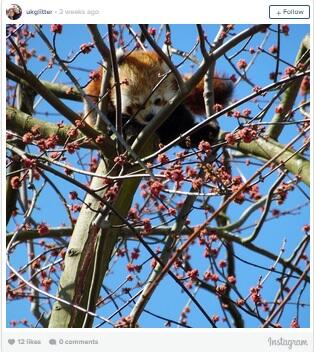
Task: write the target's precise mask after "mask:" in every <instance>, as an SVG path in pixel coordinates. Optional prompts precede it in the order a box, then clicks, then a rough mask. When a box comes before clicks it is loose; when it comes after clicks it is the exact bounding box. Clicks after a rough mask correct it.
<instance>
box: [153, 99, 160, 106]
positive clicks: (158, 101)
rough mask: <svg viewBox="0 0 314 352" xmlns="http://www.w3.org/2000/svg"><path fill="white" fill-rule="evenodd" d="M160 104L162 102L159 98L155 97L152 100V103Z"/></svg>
mask: <svg viewBox="0 0 314 352" xmlns="http://www.w3.org/2000/svg"><path fill="white" fill-rule="evenodd" d="M161 104H162V100H161V98H156V99H155V100H154V105H161Z"/></svg>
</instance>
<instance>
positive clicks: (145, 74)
mask: <svg viewBox="0 0 314 352" xmlns="http://www.w3.org/2000/svg"><path fill="white" fill-rule="evenodd" d="M118 71H119V80H120V82H121V84H120V90H121V112H122V118H123V121H128V120H130V119H131V121H132V122H131V123H130V125H132V127H133V131H137V132H136V133H138V132H139V131H140V130H141V129H143V127H144V126H145V125H147V124H148V123H149V122H150V121H151V120H152V118H153V117H154V116H155V115H156V114H157V113H158V112H159V111H160V110H161V109H162V107H163V106H164V105H166V104H167V103H168V102H169V101H170V100H171V99H172V98H173V97H174V96H175V94H176V93H177V91H178V86H177V82H176V79H175V76H174V75H173V74H172V73H170V74H169V68H168V66H167V65H166V64H165V62H164V61H163V60H162V59H161V58H160V57H159V56H158V54H156V53H155V52H152V51H142V50H138V51H134V52H132V53H130V54H126V55H125V56H123V57H120V58H119V59H118ZM98 72H99V74H98V75H96V79H94V80H92V81H91V82H90V84H89V85H88V86H87V88H86V94H87V95H89V96H90V97H92V98H93V99H94V101H95V102H97V100H98V98H99V94H100V84H101V79H102V68H101V69H99V71H98ZM183 79H187V77H183ZM203 85H204V81H201V82H200V83H199V84H198V85H197V86H196V87H195V88H194V90H193V91H192V92H191V93H190V94H189V96H188V97H187V98H186V100H185V102H184V103H183V104H181V105H179V106H178V107H177V108H176V109H175V110H174V112H173V113H172V114H171V115H170V116H169V117H168V119H167V120H166V121H165V122H164V123H163V124H162V125H161V126H160V127H159V128H158V129H157V131H156V134H157V136H158V137H159V140H160V142H161V143H162V144H168V143H169V142H171V141H172V140H173V139H175V138H177V137H178V136H180V135H181V134H182V133H184V132H186V131H187V130H189V129H191V128H192V127H193V126H195V125H196V122H195V117H194V116H193V114H198V115H202V114H205V105H204V98H203ZM213 87H214V97H215V103H219V104H222V105H223V104H225V103H226V102H227V101H228V99H229V98H230V96H231V94H232V90H233V87H232V83H231V82H230V81H228V80H226V79H223V78H219V77H218V78H215V79H214V80H213ZM115 107H116V94H115V88H114V80H113V78H112V79H111V91H110V99H109V108H108V110H109V113H108V117H109V119H110V120H111V121H112V122H114V120H115ZM86 120H87V122H88V123H89V124H94V123H95V115H93V114H89V115H88V117H87V119H86ZM218 133H219V127H218V124H217V123H214V124H213V123H211V124H208V125H207V126H204V127H203V128H202V129H200V130H198V131H196V132H195V133H193V134H192V135H191V136H189V139H190V141H189V144H188V146H192V147H194V146H197V145H198V143H199V142H200V141H201V140H206V141H208V142H212V141H213V140H216V138H217V136H218ZM180 146H181V147H183V148H186V147H187V144H186V142H185V141H183V142H181V143H180Z"/></svg>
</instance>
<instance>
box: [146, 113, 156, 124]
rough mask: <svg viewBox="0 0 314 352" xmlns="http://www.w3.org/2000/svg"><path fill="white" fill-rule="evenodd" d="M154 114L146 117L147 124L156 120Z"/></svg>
mask: <svg viewBox="0 0 314 352" xmlns="http://www.w3.org/2000/svg"><path fill="white" fill-rule="evenodd" d="M154 116H155V115H154V114H148V115H146V117H145V121H147V122H149V121H151V120H152V119H153V118H154Z"/></svg>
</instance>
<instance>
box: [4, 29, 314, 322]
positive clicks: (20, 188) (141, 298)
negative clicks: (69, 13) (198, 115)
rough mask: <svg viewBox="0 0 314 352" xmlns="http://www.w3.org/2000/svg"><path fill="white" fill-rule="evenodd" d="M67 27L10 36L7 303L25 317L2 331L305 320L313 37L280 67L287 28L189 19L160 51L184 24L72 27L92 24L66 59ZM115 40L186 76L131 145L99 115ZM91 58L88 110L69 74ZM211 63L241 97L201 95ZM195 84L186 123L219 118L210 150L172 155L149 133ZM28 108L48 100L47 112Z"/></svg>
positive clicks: (77, 78)
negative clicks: (25, 311)
mask: <svg viewBox="0 0 314 352" xmlns="http://www.w3.org/2000/svg"><path fill="white" fill-rule="evenodd" d="M74 27H75V26H62V25H59V24H55V25H52V26H51V27H50V28H49V27H48V26H34V27H33V26H20V27H15V26H9V27H8V46H7V54H8V55H7V78H8V86H7V100H8V103H7V171H8V173H7V224H8V233H7V263H8V278H7V296H8V301H9V302H11V305H12V306H14V307H18V305H19V302H20V301H21V300H23V299H29V301H30V309H31V313H32V314H33V316H34V317H35V323H34V320H33V319H32V318H31V319H30V320H28V319H27V321H25V320H21V319H20V320H19V321H16V320H13V321H12V322H11V323H12V324H13V325H16V324H18V323H21V322H22V323H24V325H26V326H40V325H41V326H44V327H100V326H105V327H107V326H115V327H138V326H141V327H147V326H161V325H162V323H164V324H165V326H177V325H179V326H187V327H188V326H191V327H192V326H193V327H220V326H221V327H280V326H291V327H298V326H299V325H301V324H302V326H307V324H309V323H308V320H309V309H308V306H309V259H308V254H309V231H310V228H309V225H308V221H309V194H308V193H309V192H308V186H309V183H310V175H309V170H310V169H309V167H310V164H309V133H310V132H309V75H310V71H309V57H310V49H309V37H308V36H307V35H306V36H304V38H303V39H302V40H301V42H300V44H299V51H298V52H297V53H296V58H295V62H291V60H290V59H289V58H287V57H286V56H287V51H286V49H285V45H287V44H285V43H288V45H291V42H293V41H295V38H294V34H293V33H292V34H289V27H288V26H287V25H281V26H280V25H278V26H276V25H273V26H267V25H254V26H242V27H243V28H239V26H233V25H221V26H201V25H197V26H195V27H193V28H192V26H190V27H189V28H190V30H191V31H192V30H194V32H195V35H196V36H197V39H196V40H193V39H191V40H190V42H189V44H188V45H189V47H188V50H181V49H182V48H180V47H179V48H176V47H175V46H174V44H173V43H172V41H173V42H175V40H172V38H173V37H175V36H176V35H178V36H180V35H181V32H180V31H181V30H182V29H183V28H184V26H181V27H180V26H170V25H165V26H160V27H159V29H158V30H157V29H156V28H155V27H151V26H144V25H139V26H130V25H119V26H118V25H116V26H112V25H108V26H99V28H98V27H97V26H96V25H88V26H87V27H85V28H84V27H83V26H79V27H76V28H75V31H76V32H75V33H78V34H80V35H83V34H82V33H87V30H86V29H88V32H89V34H90V41H91V42H90V43H83V42H81V45H80V49H79V50H78V51H77V52H73V47H72V46H71V45H72V42H71V41H69V40H62V39H64V38H67V37H63V36H64V35H65V34H64V32H65V31H66V30H68V29H70V30H71V29H72V30H73V28H74ZM295 28H296V32H297V30H298V28H299V27H298V26H295ZM302 28H303V27H302ZM303 30H304V28H303ZM102 31H104V33H103V34H102V33H101V32H102ZM214 31H216V34H215V36H213V33H214ZM192 33H193V32H192ZM85 35H86V34H85ZM209 38H214V39H209ZM270 41H273V42H272V43H275V44H273V45H272V46H270V47H269V48H267V45H269V42H270ZM162 43H164V46H165V47H166V49H167V50H166V54H163V53H162V49H161V46H162ZM253 43H254V44H253ZM283 43H284V44H283ZM33 45H34V47H36V46H37V47H38V48H39V50H42V51H43V52H44V51H45V50H47V49H48V51H49V53H48V56H47V55H46V56H44V55H41V54H37V51H35V50H32V49H31V48H32V46H33ZM250 45H252V46H250ZM118 46H127V47H128V48H129V50H141V49H142V50H143V48H144V49H146V48H148V49H150V50H155V51H156V52H158V53H159V54H160V55H162V57H163V59H164V60H165V62H167V64H168V65H169V67H170V70H171V71H172V73H174V74H175V76H176V77H177V78H178V80H179V81H180V77H181V74H182V73H183V72H184V71H187V70H191V67H189V66H188V65H189V64H191V66H192V70H193V73H192V74H191V75H190V76H189V77H190V78H189V79H188V80H186V81H183V80H182V79H181V82H180V84H179V86H180V89H179V90H178V92H177V94H176V96H175V98H174V100H173V101H171V102H169V103H168V104H167V105H166V106H165V107H164V108H163V109H162V111H161V112H160V113H158V114H157V115H156V117H155V118H154V119H153V120H152V121H151V122H150V123H149V124H148V125H147V126H146V127H145V128H144V129H143V130H142V131H141V132H140V133H139V134H138V136H136V138H135V140H134V141H130V140H128V139H126V138H125V137H126V136H124V135H123V133H122V130H121V126H120V127H119V121H120V123H121V116H120V117H119V113H118V114H117V123H116V125H115V126H112V125H111V124H110V121H109V120H108V118H107V115H106V113H107V106H108V101H107V100H108V99H107V98H108V94H110V93H109V91H110V90H115V89H116V90H115V92H117V93H116V94H118V92H119V88H116V87H119V85H120V84H122V82H119V80H118V79H117V77H115V78H116V81H117V82H118V83H117V84H116V87H109V79H108V77H109V76H110V75H111V74H112V75H114V74H115V72H117V61H116V57H115V50H116V48H117V47H118ZM65 50H67V53H68V52H69V50H70V54H68V57H67V58H64V57H65V55H64V52H65ZM170 52H171V53H172V55H171V57H169V56H168V55H167V54H169V53H170ZM96 53H97V55H98V57H100V58H101V61H102V65H103V67H104V68H105V72H106V74H105V75H104V77H103V79H102V91H101V92H102V93H101V97H100V99H99V102H98V104H97V105H95V104H94V103H93V101H91V99H90V98H89V97H88V96H87V95H86V93H85V91H84V88H85V87H86V85H87V83H88V82H86V80H85V81H84V80H83V79H82V77H81V76H82V74H83V75H84V74H85V76H86V70H85V69H84V68H83V66H82V67H80V65H81V62H82V61H84V62H85V63H86V62H88V65H89V67H90V66H91V65H92V66H93V70H95V69H96V66H97V64H96V62H97V61H96V60H95V61H91V60H89V59H88V58H90V57H91V55H93V54H95V55H96ZM36 60H37V61H36ZM80 60H81V61H80ZM267 60H268V61H267ZM98 61H99V60H98ZM222 61H223V62H224V66H223V68H224V69H225V70H226V73H225V76H224V78H223V79H226V80H231V81H233V83H234V86H235V92H236V94H237V97H238V98H237V99H236V98H234V99H233V100H232V101H231V102H230V104H229V105H228V106H226V107H222V106H220V105H218V104H215V103H214V97H213V90H212V81H213V80H212V78H213V77H214V76H215V72H216V67H219V66H218V65H219V63H220V62H222ZM266 62H269V64H267V65H266V64H265V63H266ZM39 63H40V65H39ZM271 65H272V66H273V67H275V70H274V71H273V72H269V68H270V67H271ZM227 70H228V71H229V72H230V71H232V72H231V73H230V75H229V73H228V74H227ZM88 71H90V70H88ZM52 74H54V75H55V77H54V79H53V78H52V76H51V75H52ZM95 74H96V73H95V71H93V72H91V73H90V74H89V78H88V81H91V80H93V79H94V77H95ZM59 75H61V76H60V79H59V80H60V81H61V82H63V83H56V82H55V81H56V79H57V78H58V76H59ZM43 76H47V77H50V79H48V80H44V79H42V77H43ZM204 76H205V80H204V82H205V83H204V102H205V106H206V116H204V117H203V118H202V119H200V123H199V124H198V126H197V128H200V127H201V126H204V125H206V124H208V123H209V121H213V120H217V121H218V122H219V124H220V126H221V127H222V128H221V132H220V136H219V140H217V143H215V145H210V146H209V145H208V144H207V143H202V142H201V143H200V144H199V147H198V148H194V149H193V148H191V149H189V150H187V151H183V150H182V149H180V148H178V147H176V145H177V142H178V140H181V141H183V140H185V139H186V137H187V136H188V134H189V133H190V132H191V131H189V132H188V133H186V134H183V135H182V136H180V137H179V138H178V140H176V141H172V142H171V143H169V144H168V145H164V146H162V145H158V146H157V143H156V136H155V135H154V131H155V130H156V129H158V127H159V126H160V125H161V124H162V123H163V121H165V119H166V118H167V117H168V116H169V114H170V113H171V112H172V111H173V109H174V108H175V107H177V106H178V105H179V104H180V103H182V101H184V99H185V98H186V96H187V95H188V94H189V92H190V91H191V90H192V89H193V88H194V87H195V86H196V85H197V84H198V82H199V81H200V80H201V79H202V78H203V77H204ZM268 76H269V77H268ZM84 79H85V78H84ZM82 82H84V83H82ZM239 94H241V96H240V95H239ZM36 99H37V101H36ZM38 99H39V100H38ZM42 100H45V101H46V103H44V102H42ZM82 101H85V102H86V103H87V104H88V106H89V113H90V111H92V110H93V111H94V112H96V113H97V116H98V121H97V123H96V126H90V125H89V124H87V123H86V117H87V115H86V114H85V115H84V114H83V113H82V111H83V108H82ZM47 103H48V105H47ZM39 104H41V105H39ZM42 104H46V105H42ZM38 106H47V107H46V109H47V112H46V113H45V116H43V118H40V117H38V116H37V115H38V114H39V113H40V111H39V110H38ZM75 109H76V110H77V111H78V112H77V111H75ZM56 196H57V198H58V199H59V202H60V203H59V206H58V207H54V208H52V206H51V205H52V204H54V203H55V202H54V201H52V199H54V198H55V197H56ZM76 216H77V217H76ZM289 216H290V217H293V220H294V222H295V224H298V225H297V226H298V229H299V231H298V233H296V234H295V235H294V236H293V238H291V237H292V236H291V234H289V229H288V228H286V229H282V228H280V227H278V226H282V224H283V223H284V222H285V221H287V220H286V219H287V217H289ZM45 217H46V218H47V219H46V220H45ZM49 222H51V223H54V224H56V225H51V223H50V224H49ZM270 223H271V224H272V225H269V224H270ZM279 229H280V231H279ZM277 231H279V232H280V234H278V236H274V237H275V238H274V239H270V238H269V232H273V233H274V232H275V233H276V232H277ZM293 231H295V229H293ZM282 232H284V233H282ZM178 313H179V314H180V316H178ZM176 314H177V315H176ZM148 317H149V318H148ZM190 321H191V323H190Z"/></svg>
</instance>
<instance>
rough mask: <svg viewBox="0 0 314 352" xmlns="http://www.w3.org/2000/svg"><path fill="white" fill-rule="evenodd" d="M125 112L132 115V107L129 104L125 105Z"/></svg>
mask: <svg viewBox="0 0 314 352" xmlns="http://www.w3.org/2000/svg"><path fill="white" fill-rule="evenodd" d="M126 113H127V114H128V115H133V109H132V107H131V106H127V108H126Z"/></svg>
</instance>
